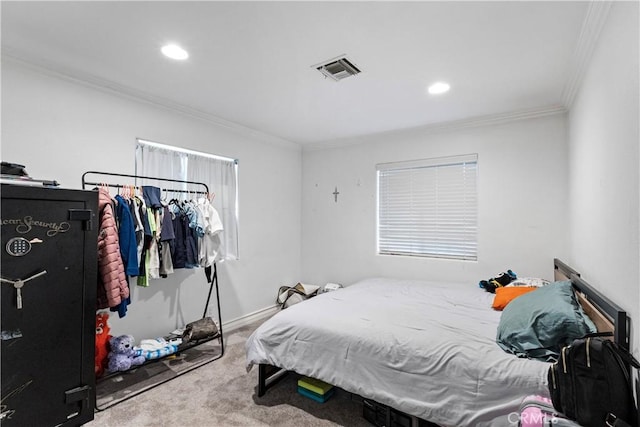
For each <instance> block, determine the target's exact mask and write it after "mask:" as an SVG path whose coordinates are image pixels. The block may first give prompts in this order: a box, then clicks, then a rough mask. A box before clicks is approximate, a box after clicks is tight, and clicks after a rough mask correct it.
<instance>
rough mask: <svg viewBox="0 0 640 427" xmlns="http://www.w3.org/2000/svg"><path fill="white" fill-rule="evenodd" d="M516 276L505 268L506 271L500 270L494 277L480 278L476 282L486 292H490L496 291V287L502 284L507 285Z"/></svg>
mask: <svg viewBox="0 0 640 427" xmlns="http://www.w3.org/2000/svg"><path fill="white" fill-rule="evenodd" d="M517 278H518V276H517V275H516V273H514V272H513V271H511V270H507V271H506V272H502V273H500V274H498V275H497V276H496V277H492V278H491V279H489V280H481V281H480V283H478V286H480V287H481V288H483V289H484V290H485V291H487V292H491V293H492V294H495V293H496V288H500V287H502V286H507V285H508V284H509V283H511V282H512V281H514V280H516V279H517Z"/></svg>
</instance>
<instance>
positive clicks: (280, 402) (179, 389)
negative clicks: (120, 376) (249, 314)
mask: <svg viewBox="0 0 640 427" xmlns="http://www.w3.org/2000/svg"><path fill="white" fill-rule="evenodd" d="M258 324H259V323H257V324H254V325H251V326H247V327H244V328H241V329H238V330H235V331H233V332H232V333H230V334H225V355H224V356H223V357H222V358H221V359H218V360H216V361H213V362H211V363H208V364H206V365H204V366H201V367H199V368H197V369H194V370H192V371H190V372H187V373H185V374H183V375H181V376H179V377H177V378H175V379H172V380H170V381H168V382H165V383H163V384H161V385H159V386H157V387H154V388H152V389H150V390H147V391H145V392H144V393H141V394H138V395H136V396H134V397H132V398H130V399H128V400H125V401H123V402H121V403H119V404H117V405H114V406H111V407H109V408H107V409H105V410H103V411H100V412H96V414H95V420H94V421H92V422H90V423H88V424H86V426H88V427H101V426H113V427H116V426H117V427H127V426H131V427H141V426H154V427H155V426H176V427H183V426H184V427H210V426H211V427H214V426H349V427H351V426H353V427H358V426H371V424H369V423H368V422H367V421H366V420H365V419H364V418H363V417H362V403H361V401H360V399H359V398H358V397H357V396H352V395H351V394H350V393H347V392H345V391H343V390H338V391H337V393H336V394H334V395H333V396H332V397H331V398H330V399H329V401H327V402H326V403H317V402H314V401H312V400H310V399H308V398H306V397H303V396H301V395H299V394H298V393H297V391H296V388H297V377H296V375H295V374H289V375H288V376H287V377H286V378H285V379H284V380H282V381H281V382H280V383H279V384H277V385H276V386H275V387H274V388H273V389H271V390H269V391H268V392H267V394H266V395H265V396H263V397H261V398H258V397H257V394H256V385H257V379H258V369H257V367H254V369H252V370H251V372H249V373H247V372H246V369H245V351H244V343H245V341H246V339H247V338H248V336H249V335H250V334H251V332H252V331H253V330H254V329H255V328H256V327H257V326H258Z"/></svg>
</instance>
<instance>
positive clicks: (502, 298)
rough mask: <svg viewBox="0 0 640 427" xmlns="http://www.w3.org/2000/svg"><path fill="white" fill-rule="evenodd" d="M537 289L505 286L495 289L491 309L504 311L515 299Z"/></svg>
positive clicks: (533, 287)
mask: <svg viewBox="0 0 640 427" xmlns="http://www.w3.org/2000/svg"><path fill="white" fill-rule="evenodd" d="M536 289H538V288H537V287H535V286H507V287H502V288H497V289H496V296H495V298H493V304H491V307H493V308H494V309H495V310H504V308H505V307H506V306H507V304H509V303H510V302H511V301H512V300H514V299H515V298H518V297H519V296H520V295H524V294H526V293H527V292H531V291H535V290H536Z"/></svg>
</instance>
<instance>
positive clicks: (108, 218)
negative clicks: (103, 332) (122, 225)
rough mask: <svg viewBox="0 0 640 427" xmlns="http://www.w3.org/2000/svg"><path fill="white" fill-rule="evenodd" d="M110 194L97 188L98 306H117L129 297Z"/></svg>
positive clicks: (104, 189)
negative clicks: (98, 225) (98, 220)
mask: <svg viewBox="0 0 640 427" xmlns="http://www.w3.org/2000/svg"><path fill="white" fill-rule="evenodd" d="M111 203H112V201H111V196H110V195H109V191H108V190H107V189H106V188H100V189H99V190H98V209H99V211H100V218H99V219H100V230H99V232H98V272H99V276H100V281H99V285H100V287H99V288H98V294H99V295H100V301H99V305H98V308H107V307H117V306H118V305H119V304H120V303H121V302H122V301H123V300H126V299H127V298H129V283H128V282H127V278H126V275H125V271H124V264H123V262H122V256H121V254H120V244H119V238H118V229H117V227H116V219H115V215H114V209H113V205H112V204H111Z"/></svg>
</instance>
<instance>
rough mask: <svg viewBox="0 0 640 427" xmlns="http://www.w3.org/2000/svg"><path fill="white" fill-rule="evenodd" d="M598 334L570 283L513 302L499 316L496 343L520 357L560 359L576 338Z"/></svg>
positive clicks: (529, 294) (551, 286) (548, 287)
mask: <svg viewBox="0 0 640 427" xmlns="http://www.w3.org/2000/svg"><path fill="white" fill-rule="evenodd" d="M593 332H597V331H596V327H595V325H594V324H593V322H592V321H591V319H589V317H588V316H587V315H586V314H585V313H584V311H583V310H582V307H580V304H578V301H577V300H576V297H575V295H574V293H573V287H572V286H571V282H570V281H564V282H553V283H551V284H549V285H548V286H545V287H542V288H540V289H538V290H536V291H535V292H529V293H527V294H524V295H521V296H520V297H518V298H516V299H514V300H513V301H511V302H510V303H509V305H507V306H506V307H505V309H504V310H503V311H502V315H501V317H500V324H499V325H498V334H497V337H496V341H497V343H498V345H499V346H500V347H502V349H503V350H504V351H506V352H508V353H513V354H515V355H517V356H519V357H529V358H533V359H541V360H547V361H549V360H554V359H557V358H558V356H559V354H560V351H561V350H562V347H564V346H565V345H569V344H571V342H572V341H573V340H574V339H575V338H580V337H583V336H584V335H586V334H589V333H593Z"/></svg>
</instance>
